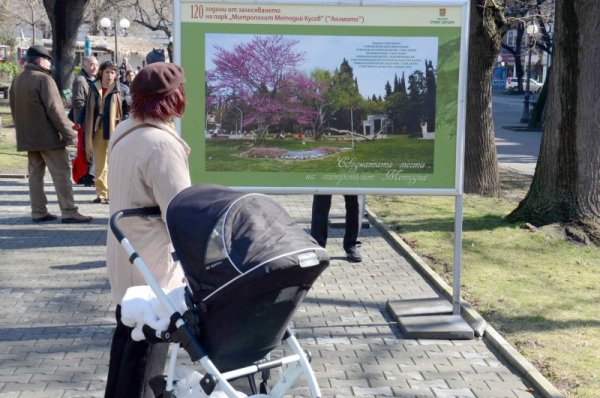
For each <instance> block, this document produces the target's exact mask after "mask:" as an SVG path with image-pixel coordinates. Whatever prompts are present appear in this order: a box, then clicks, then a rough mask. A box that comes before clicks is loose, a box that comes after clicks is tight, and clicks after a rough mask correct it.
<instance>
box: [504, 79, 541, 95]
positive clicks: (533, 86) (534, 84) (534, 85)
mask: <svg viewBox="0 0 600 398" xmlns="http://www.w3.org/2000/svg"><path fill="white" fill-rule="evenodd" d="M542 87H544V83H540V82H538V81H537V80H535V79H532V78H530V79H529V91H531V92H532V93H539V92H540V91H542ZM518 89H519V80H518V79H517V78H516V77H509V78H508V79H506V85H505V86H504V91H507V92H508V91H517V90H518ZM526 90H527V79H525V78H523V91H526Z"/></svg>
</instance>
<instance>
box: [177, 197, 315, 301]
mask: <svg viewBox="0 0 600 398" xmlns="http://www.w3.org/2000/svg"><path fill="white" fill-rule="evenodd" d="M167 225H168V228H169V233H170V234H171V240H172V242H173V246H174V247H175V251H176V253H177V256H178V257H179V260H180V261H181V264H182V266H183V269H184V271H185V273H186V276H187V277H188V279H189V280H190V285H191V287H192V289H194V285H195V284H197V285H198V286H199V285H208V286H205V287H206V288H209V290H213V289H216V288H219V287H220V286H222V285H223V284H225V283H227V282H229V281H230V280H231V279H233V278H235V277H237V276H239V275H241V274H243V273H245V272H247V271H249V270H252V269H253V268H255V267H258V266H261V265H265V266H266V268H267V269H266V272H269V269H273V267H281V266H287V265H286V264H289V262H281V263H278V262H277V261H272V260H274V259H277V258H278V257H284V256H286V255H289V254H291V253H296V252H299V251H302V250H307V249H313V248H315V247H317V246H318V245H317V244H316V242H315V241H314V239H313V238H312V237H311V236H310V235H308V234H307V233H306V232H305V231H304V230H302V229H301V228H300V227H299V226H297V225H296V223H295V222H294V220H292V219H291V217H290V216H289V215H288V214H287V213H286V212H285V210H283V209H282V208H281V206H280V205H279V204H278V203H277V202H275V201H274V200H273V199H271V198H269V197H268V196H266V195H262V194H254V193H241V192H236V191H233V190H231V189H228V188H225V187H222V186H217V185H197V186H192V187H189V188H187V189H185V190H183V191H182V192H180V193H179V194H178V195H176V196H175V198H173V200H172V201H171V203H170V204H169V207H168V210H167ZM211 240H212V241H215V240H218V241H219V242H221V243H222V245H221V253H220V255H219V256H217V257H218V258H216V259H215V258H214V257H215V253H207V248H208V246H209V244H211ZM209 258H210V259H209ZM211 259H212V260H211ZM207 260H208V261H207ZM196 293H197V292H194V294H196ZM209 293H210V292H208V291H207V292H205V294H201V296H205V295H206V294H209ZM202 298H203V297H202Z"/></svg>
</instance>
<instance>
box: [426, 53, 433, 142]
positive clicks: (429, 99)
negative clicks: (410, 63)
mask: <svg viewBox="0 0 600 398" xmlns="http://www.w3.org/2000/svg"><path fill="white" fill-rule="evenodd" d="M425 84H426V90H427V92H426V93H425V100H424V101H425V104H424V105H425V109H424V111H425V121H426V122H427V131H429V132H433V131H435V98H436V76H435V70H434V69H433V62H432V61H429V63H428V62H427V61H425Z"/></svg>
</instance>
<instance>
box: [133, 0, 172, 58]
mask: <svg viewBox="0 0 600 398" xmlns="http://www.w3.org/2000/svg"><path fill="white" fill-rule="evenodd" d="M129 6H130V7H133V8H134V9H135V13H136V16H135V18H134V20H133V22H135V23H138V24H140V25H142V26H144V27H146V28H148V29H150V30H152V31H154V32H157V31H160V32H164V33H165V35H166V36H167V37H169V38H170V37H172V34H173V1H172V0H129ZM167 52H168V54H169V59H171V60H172V59H173V42H172V41H171V40H169V45H168V46H167Z"/></svg>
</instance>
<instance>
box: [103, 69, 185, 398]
mask: <svg viewBox="0 0 600 398" xmlns="http://www.w3.org/2000/svg"><path fill="white" fill-rule="evenodd" d="M183 83H184V75H183V70H182V69H181V67H179V66H177V65H175V64H170V63H154V64H151V65H148V66H146V67H144V68H142V69H141V70H140V72H139V73H138V74H137V76H136V78H135V80H133V82H132V84H131V94H132V106H131V117H130V118H129V119H127V120H125V121H123V122H121V123H119V125H118V126H117V127H116V129H115V131H114V133H113V134H112V136H111V137H110V142H109V144H108V155H109V161H108V167H109V168H110V169H111V170H112V171H113V172H111V173H110V174H109V175H108V190H109V191H110V195H111V196H110V207H109V209H110V214H114V213H115V212H117V211H119V210H122V209H127V208H134V207H153V206H158V207H159V208H160V209H161V214H163V218H136V219H129V220H128V223H127V224H126V225H125V226H124V230H125V231H126V232H127V233H128V234H130V235H131V236H133V237H134V239H135V242H136V248H137V250H138V253H139V254H140V255H141V256H142V257H143V258H145V259H146V264H147V265H148V267H149V268H150V270H151V272H152V274H153V275H154V277H155V278H156V279H157V280H158V282H159V284H160V286H161V287H163V288H166V289H173V288H176V287H179V286H183V285H184V282H183V279H184V275H183V272H182V271H181V269H180V267H178V266H177V265H176V263H175V262H174V260H173V258H172V256H171V253H172V251H173V249H172V247H171V243H170V240H169V234H168V232H167V228H166V225H165V220H164V214H166V208H167V206H168V204H169V202H170V200H171V199H172V198H173V197H174V196H175V195H176V194H177V193H179V192H180V191H182V190H183V189H184V188H186V187H188V186H190V175H189V168H188V160H187V157H188V154H189V147H188V145H187V144H186V143H185V141H183V140H182V139H181V138H180V137H179V135H178V133H177V131H176V130H175V126H174V125H173V118H175V117H181V116H182V115H183V112H184V109H185V104H186V99H185V92H184V89H183ZM115 171H117V172H115ZM106 262H107V269H108V275H109V280H110V284H111V292H112V297H113V300H114V301H115V303H116V304H117V307H116V320H117V326H116V329H115V332H114V335H113V340H112V346H111V351H110V363H109V370H108V380H107V384H106V390H105V397H106V398H138V397H153V396H154V395H153V393H152V392H151V389H150V387H149V386H148V384H147V381H148V380H149V379H150V378H152V377H153V376H156V375H160V374H162V373H163V368H164V364H165V360H166V355H167V350H168V345H167V344H166V343H160V344H149V343H147V342H146V341H139V342H137V341H133V340H132V338H131V330H132V329H131V328H129V327H127V326H125V325H124V324H123V323H122V322H121V306H120V303H121V300H122V298H123V296H124V294H125V292H126V290H127V288H129V287H131V286H135V285H144V284H145V283H146V282H145V281H144V279H143V277H142V276H141V275H140V274H139V273H138V271H137V270H136V268H135V267H132V266H131V264H130V263H129V260H128V256H127V254H126V253H125V252H124V251H123V250H122V248H121V247H120V245H119V242H118V241H117V240H116V238H115V237H114V236H113V235H112V234H109V237H108V240H107V261H106Z"/></svg>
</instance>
